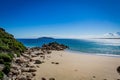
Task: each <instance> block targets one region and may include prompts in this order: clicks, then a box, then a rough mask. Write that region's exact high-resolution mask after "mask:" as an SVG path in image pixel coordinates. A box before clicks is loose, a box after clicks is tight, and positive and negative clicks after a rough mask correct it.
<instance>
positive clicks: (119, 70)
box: [117, 66, 120, 74]
mask: <svg viewBox="0 0 120 80" xmlns="http://www.w3.org/2000/svg"><path fill="white" fill-rule="evenodd" d="M117 72H118V73H119V74H120V66H118V67H117Z"/></svg>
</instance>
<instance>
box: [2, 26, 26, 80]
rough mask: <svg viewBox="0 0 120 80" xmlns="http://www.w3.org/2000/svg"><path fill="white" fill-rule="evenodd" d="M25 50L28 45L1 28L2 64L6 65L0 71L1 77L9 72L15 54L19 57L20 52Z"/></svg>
mask: <svg viewBox="0 0 120 80" xmlns="http://www.w3.org/2000/svg"><path fill="white" fill-rule="evenodd" d="M25 50H26V47H25V46H24V45H23V44H22V43H20V42H18V41H17V40H16V39H15V38H14V36H13V35H11V34H9V33H7V32H6V31H5V30H4V29H3V28H0V64H4V66H5V67H4V68H3V70H2V71H0V79H2V78H3V76H4V74H6V75H7V74H8V73H9V71H10V67H11V62H12V59H13V57H14V54H16V55H17V56H18V57H19V56H20V53H22V52H24V51H25Z"/></svg>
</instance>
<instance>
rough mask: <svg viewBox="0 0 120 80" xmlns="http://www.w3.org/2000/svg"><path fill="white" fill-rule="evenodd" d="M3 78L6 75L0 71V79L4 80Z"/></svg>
mask: <svg viewBox="0 0 120 80" xmlns="http://www.w3.org/2000/svg"><path fill="white" fill-rule="evenodd" d="M3 77H4V74H3V72H2V71H0V79H3Z"/></svg>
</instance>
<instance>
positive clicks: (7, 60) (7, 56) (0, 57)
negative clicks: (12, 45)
mask: <svg viewBox="0 0 120 80" xmlns="http://www.w3.org/2000/svg"><path fill="white" fill-rule="evenodd" d="M0 59H3V61H4V62H11V61H12V58H11V57H10V56H9V55H8V54H5V53H1V54H0Z"/></svg>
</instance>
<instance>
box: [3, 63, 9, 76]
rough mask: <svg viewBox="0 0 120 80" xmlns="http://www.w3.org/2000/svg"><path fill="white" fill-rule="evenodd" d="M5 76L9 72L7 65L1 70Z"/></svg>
mask: <svg viewBox="0 0 120 80" xmlns="http://www.w3.org/2000/svg"><path fill="white" fill-rule="evenodd" d="M2 71H3V72H4V73H5V74H6V75H7V74H8V73H9V72H10V66H9V65H5V67H4V68H3V70H2Z"/></svg>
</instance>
